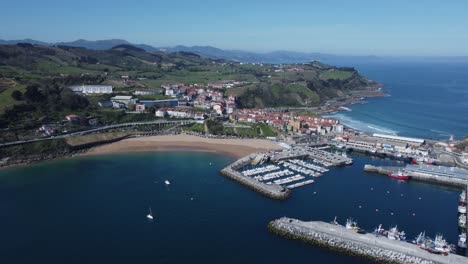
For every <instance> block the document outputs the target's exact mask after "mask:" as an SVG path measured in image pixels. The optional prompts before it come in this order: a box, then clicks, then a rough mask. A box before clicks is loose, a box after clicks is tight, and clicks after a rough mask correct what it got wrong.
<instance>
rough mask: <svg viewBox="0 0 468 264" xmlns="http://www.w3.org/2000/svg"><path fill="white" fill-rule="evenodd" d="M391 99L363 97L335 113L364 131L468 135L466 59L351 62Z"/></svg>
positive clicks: (437, 136)
mask: <svg viewBox="0 0 468 264" xmlns="http://www.w3.org/2000/svg"><path fill="white" fill-rule="evenodd" d="M353 66H354V67H355V68H356V69H358V70H359V72H360V73H361V74H363V75H364V76H366V77H368V78H370V79H372V80H376V81H378V82H381V83H383V84H384V85H385V88H384V91H385V92H386V93H388V94H390V95H391V96H390V97H385V98H371V99H366V100H367V101H368V102H369V103H368V104H364V105H352V106H349V108H351V109H352V112H341V113H338V114H335V115H332V116H334V117H337V118H339V119H340V120H341V121H342V122H343V123H344V124H346V125H348V126H350V127H353V128H355V129H358V130H362V131H370V132H376V133H386V134H399V135H403V136H412V137H424V138H437V139H440V138H444V139H448V138H449V137H450V135H455V136H456V137H457V138H459V139H460V138H463V137H464V136H467V135H468V62H464V63H463V62H458V63H444V62H410V61H404V62H403V61H378V62H368V63H357V64H354V65H353Z"/></svg>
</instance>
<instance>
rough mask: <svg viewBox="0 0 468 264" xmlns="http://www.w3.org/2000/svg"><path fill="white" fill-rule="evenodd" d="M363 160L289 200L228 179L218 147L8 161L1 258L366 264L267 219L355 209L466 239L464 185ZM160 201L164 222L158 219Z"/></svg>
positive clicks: (370, 222) (0, 213) (0, 194)
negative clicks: (460, 227)
mask: <svg viewBox="0 0 468 264" xmlns="http://www.w3.org/2000/svg"><path fill="white" fill-rule="evenodd" d="M353 158H354V159H355V163H354V165H353V166H350V167H343V168H333V169H331V170H330V172H328V173H326V174H325V175H324V176H322V177H321V178H319V179H318V180H317V181H316V183H314V184H312V185H309V186H305V187H302V188H298V189H295V190H294V191H293V195H292V196H291V198H290V199H289V200H287V201H282V202H280V201H273V200H270V199H268V198H265V197H263V196H261V195H259V194H257V193H255V192H253V191H251V190H249V189H247V188H245V187H243V186H241V185H239V184H237V183H235V182H233V181H231V180H229V179H226V178H224V177H222V176H220V175H218V171H219V170H220V169H221V168H222V167H224V166H225V165H227V164H228V163H230V162H232V161H233V158H231V157H227V156H222V155H216V154H212V153H184V152H168V153H161V152H159V153H144V154H131V155H130V154H128V155H123V154H118V155H107V156H94V157H82V158H74V159H69V160H61V161H54V162H48V163H43V164H39V165H34V166H27V167H26V166H25V167H17V168H8V169H2V170H0V228H1V239H0V263H32V262H34V263H108V262H112V263H136V262H143V261H145V262H155V263H187V262H193V263H201V262H202V261H203V262H209V263H211V262H223V263H239V262H245V263H252V262H257V263H266V262H267V261H268V263H294V262H295V263H300V262H301V263H302V262H304V261H307V262H309V261H312V262H314V263H366V262H365V261H364V260H361V259H358V258H354V257H348V256H343V255H339V254H337V253H334V252H332V251H329V250H326V249H322V248H316V247H312V246H309V245H305V244H302V243H299V242H296V241H289V240H285V239H282V238H280V237H277V236H275V235H272V234H270V233H269V232H268V231H267V229H266V225H267V223H268V222H269V221H270V220H272V219H274V218H278V217H281V216H290V217H295V218H299V219H304V220H323V221H330V220H332V219H333V217H334V216H338V221H340V222H341V223H344V221H345V220H346V218H347V217H354V218H355V219H357V220H358V223H359V225H360V226H361V227H363V228H366V229H373V228H375V227H376V226H377V225H378V224H383V226H384V227H386V228H388V227H389V226H390V225H394V224H398V226H399V227H401V228H402V229H403V230H405V231H406V232H407V233H408V234H409V236H410V237H413V236H416V235H417V234H418V233H419V232H421V231H424V230H425V231H426V232H427V233H428V234H430V235H431V236H433V235H435V233H436V232H441V233H443V234H444V235H445V236H446V237H447V239H448V240H449V241H450V242H451V243H456V241H457V232H458V231H457V201H458V195H459V191H458V190H457V189H453V188H445V187H437V186H434V185H429V184H424V183H418V182H408V183H405V182H399V181H396V180H393V179H389V178H387V177H385V176H382V175H378V174H368V173H364V172H363V171H362V168H363V166H364V164H366V163H372V164H377V165H379V164H386V165H398V164H401V163H396V162H394V161H389V160H377V159H369V158H367V157H364V156H356V155H355V156H353ZM210 162H212V163H213V166H209V165H208V164H209V163H210ZM401 165H402V164H401ZM166 179H167V180H169V181H170V182H171V185H170V186H166V185H164V183H163V182H164V180H166ZM371 188H372V189H373V190H372V189H371ZM314 192H315V194H314ZM420 198H421V199H420ZM149 206H151V207H152V210H153V213H154V217H155V221H153V222H149V221H148V220H147V219H146V214H147V213H148V207H149ZM359 206H361V208H359ZM376 209H379V211H378V212H377V211H376ZM392 213H393V215H392ZM413 214H414V215H413Z"/></svg>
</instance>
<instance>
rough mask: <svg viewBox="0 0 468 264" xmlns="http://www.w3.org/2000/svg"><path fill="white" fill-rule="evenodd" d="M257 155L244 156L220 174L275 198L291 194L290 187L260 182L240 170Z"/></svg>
mask: <svg viewBox="0 0 468 264" xmlns="http://www.w3.org/2000/svg"><path fill="white" fill-rule="evenodd" d="M256 157H257V155H256V154H252V155H249V156H246V157H243V158H241V159H239V160H237V161H235V162H234V163H231V164H230V165H228V166H226V167H225V168H224V169H222V170H221V171H220V174H221V175H223V176H226V177H228V178H230V179H232V180H234V181H236V182H238V183H240V184H242V185H244V186H247V187H248V188H250V189H252V190H255V191H257V192H259V193H261V194H263V195H265V196H267V197H269V198H272V199H275V200H285V199H287V198H289V196H290V195H291V191H290V190H289V189H288V188H284V187H282V186H280V185H277V184H265V183H262V182H259V181H257V180H255V179H253V178H251V177H247V176H244V175H242V174H241V173H240V172H239V171H238V170H239V169H241V168H243V167H245V166H246V165H248V164H250V163H252V161H254V160H255V158H256Z"/></svg>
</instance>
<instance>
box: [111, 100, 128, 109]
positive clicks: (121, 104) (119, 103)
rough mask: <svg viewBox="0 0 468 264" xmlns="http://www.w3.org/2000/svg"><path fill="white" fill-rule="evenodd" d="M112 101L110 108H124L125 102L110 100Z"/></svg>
mask: <svg viewBox="0 0 468 264" xmlns="http://www.w3.org/2000/svg"><path fill="white" fill-rule="evenodd" d="M111 102H112V108H117V109H124V108H125V104H124V103H121V102H117V101H111Z"/></svg>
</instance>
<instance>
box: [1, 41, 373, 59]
mask: <svg viewBox="0 0 468 264" xmlns="http://www.w3.org/2000/svg"><path fill="white" fill-rule="evenodd" d="M17 43H30V44H33V45H42V46H58V45H60V46H71V47H80V48H87V49H92V50H107V49H111V48H113V47H115V46H118V45H132V46H135V47H138V48H141V49H144V50H146V51H148V52H156V51H164V52H181V51H182V52H189V53H195V54H198V55H200V56H202V57H206V58H213V59H224V60H230V61H238V62H250V63H273V64H283V63H284V64H287V63H305V62H311V61H323V62H326V63H332V64H333V63H338V64H341V63H340V62H343V61H344V62H345V63H344V64H346V61H356V60H359V59H366V60H369V59H371V60H372V59H377V58H376V57H375V56H337V55H331V54H323V53H305V52H294V51H273V52H268V53H256V52H249V51H242V50H224V49H219V48H216V47H211V46H192V47H188V46H181V45H180V46H175V47H162V48H161V47H160V48H157V47H153V46H151V45H146V44H134V43H130V42H128V41H126V40H124V39H107V40H95V41H90V40H85V39H78V40H75V41H70V42H57V43H46V42H42V41H37V40H33V39H23V40H0V44H4V45H14V44H17Z"/></svg>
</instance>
